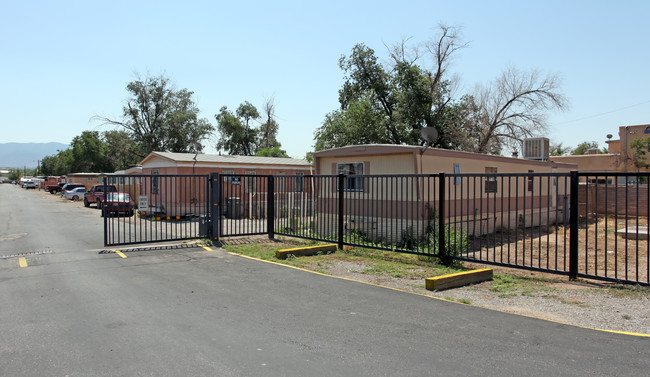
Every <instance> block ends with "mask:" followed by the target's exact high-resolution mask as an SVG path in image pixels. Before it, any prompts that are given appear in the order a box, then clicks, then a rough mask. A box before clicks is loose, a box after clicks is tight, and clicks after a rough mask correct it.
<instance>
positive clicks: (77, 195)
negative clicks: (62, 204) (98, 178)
mask: <svg viewBox="0 0 650 377" xmlns="http://www.w3.org/2000/svg"><path fill="white" fill-rule="evenodd" d="M85 192H86V188H85V187H77V188H73V189H72V190H67V191H64V192H63V197H64V198H66V199H69V200H74V201H77V200H81V199H82V198H83V197H84V193H85Z"/></svg>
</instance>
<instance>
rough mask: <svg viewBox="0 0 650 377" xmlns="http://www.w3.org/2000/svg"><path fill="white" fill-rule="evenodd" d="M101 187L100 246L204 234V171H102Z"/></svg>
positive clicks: (206, 198)
mask: <svg viewBox="0 0 650 377" xmlns="http://www.w3.org/2000/svg"><path fill="white" fill-rule="evenodd" d="M103 191H104V192H105V193H104V194H103V195H100V196H99V197H98V201H97V208H98V209H99V214H100V215H102V216H104V245H105V246H116V245H129V244H140V243H151V242H163V241H176V240H187V239H197V238H206V237H208V233H209V223H210V222H209V198H210V186H209V177H208V176H205V175H156V174H154V175H108V176H105V177H104V186H103Z"/></svg>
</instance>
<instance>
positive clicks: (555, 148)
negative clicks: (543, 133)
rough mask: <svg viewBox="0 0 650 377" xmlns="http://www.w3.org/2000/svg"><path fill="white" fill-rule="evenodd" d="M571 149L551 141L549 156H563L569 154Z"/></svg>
mask: <svg viewBox="0 0 650 377" xmlns="http://www.w3.org/2000/svg"><path fill="white" fill-rule="evenodd" d="M572 151H573V150H572V149H571V148H570V147H565V146H564V145H562V143H558V144H554V143H551V145H550V154H551V156H565V155H567V154H571V152H572Z"/></svg>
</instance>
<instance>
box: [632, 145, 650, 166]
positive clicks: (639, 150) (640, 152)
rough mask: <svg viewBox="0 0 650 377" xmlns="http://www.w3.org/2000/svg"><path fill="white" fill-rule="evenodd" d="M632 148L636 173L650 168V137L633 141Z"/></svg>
mask: <svg viewBox="0 0 650 377" xmlns="http://www.w3.org/2000/svg"><path fill="white" fill-rule="evenodd" d="M630 147H631V148H632V150H633V154H632V163H633V164H634V166H635V167H636V171H640V170H641V169H648V168H650V164H648V157H647V156H646V154H647V152H648V151H650V137H642V138H637V139H634V140H632V142H631V143H630Z"/></svg>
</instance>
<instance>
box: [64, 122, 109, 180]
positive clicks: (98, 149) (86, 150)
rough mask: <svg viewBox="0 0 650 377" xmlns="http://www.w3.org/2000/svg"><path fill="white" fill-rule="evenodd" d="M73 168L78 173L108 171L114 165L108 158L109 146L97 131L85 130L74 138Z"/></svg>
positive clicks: (72, 148) (72, 145) (72, 144)
mask: <svg viewBox="0 0 650 377" xmlns="http://www.w3.org/2000/svg"><path fill="white" fill-rule="evenodd" d="M70 145H71V150H72V157H73V163H72V170H73V172H78V173H90V172H98V173H101V172H107V171H112V170H113V167H112V166H111V164H110V161H109V160H108V159H107V158H106V153H107V151H108V147H107V145H106V143H105V142H104V141H103V140H102V139H101V138H100V135H99V132H97V131H83V132H82V133H81V135H79V136H75V137H74V138H72V142H71V143H70Z"/></svg>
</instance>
